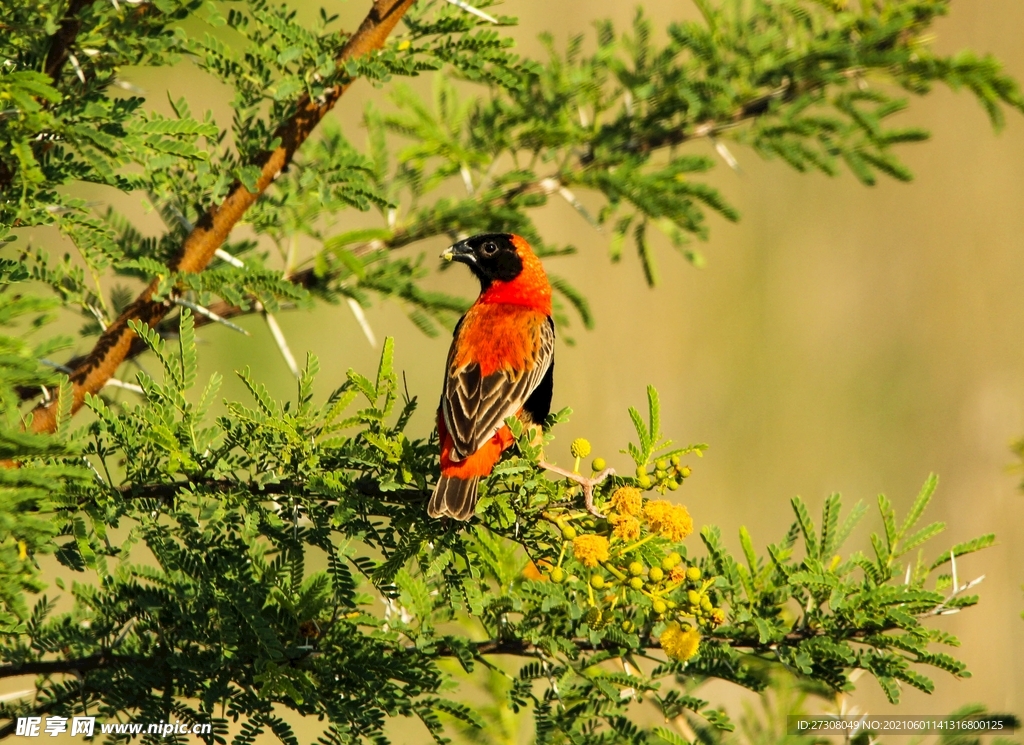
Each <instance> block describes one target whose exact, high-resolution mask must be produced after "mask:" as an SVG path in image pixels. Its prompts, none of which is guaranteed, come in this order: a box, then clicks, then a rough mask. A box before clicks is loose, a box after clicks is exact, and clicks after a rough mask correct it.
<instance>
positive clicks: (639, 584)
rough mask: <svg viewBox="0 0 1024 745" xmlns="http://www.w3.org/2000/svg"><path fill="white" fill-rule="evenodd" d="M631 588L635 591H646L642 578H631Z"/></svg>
mask: <svg viewBox="0 0 1024 745" xmlns="http://www.w3.org/2000/svg"><path fill="white" fill-rule="evenodd" d="M629 586H630V587H632V588H633V589H634V590H642V589H644V580H643V578H642V577H630V580H629Z"/></svg>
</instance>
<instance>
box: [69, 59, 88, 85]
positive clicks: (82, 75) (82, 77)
mask: <svg viewBox="0 0 1024 745" xmlns="http://www.w3.org/2000/svg"><path fill="white" fill-rule="evenodd" d="M68 59H69V60H71V65H72V66H73V67H74V68H75V73H76V74H77V75H78V79H79V80H81V81H82V84H83V85H84V84H85V73H84V72H82V66H81V65H80V64H78V57H76V56H75V55H73V54H69V55H68Z"/></svg>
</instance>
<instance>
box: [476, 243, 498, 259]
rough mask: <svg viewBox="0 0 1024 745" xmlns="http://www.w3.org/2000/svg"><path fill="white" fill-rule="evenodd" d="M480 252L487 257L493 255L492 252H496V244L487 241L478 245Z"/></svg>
mask: <svg viewBox="0 0 1024 745" xmlns="http://www.w3.org/2000/svg"><path fill="white" fill-rule="evenodd" d="M480 253H482V254H483V255H484V256H488V257H490V256H494V254H496V253H498V244H497V243H495V242H494V241H487V243H485V244H484V245H482V246H481V247H480Z"/></svg>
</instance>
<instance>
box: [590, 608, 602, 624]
mask: <svg viewBox="0 0 1024 745" xmlns="http://www.w3.org/2000/svg"><path fill="white" fill-rule="evenodd" d="M600 623H601V609H600V608H598V607H597V606H596V605H592V606H591V607H590V610H588V611H587V625H588V626H590V627H591V628H594V627H595V626H597V625H599V624H600Z"/></svg>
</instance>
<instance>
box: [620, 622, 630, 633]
mask: <svg viewBox="0 0 1024 745" xmlns="http://www.w3.org/2000/svg"><path fill="white" fill-rule="evenodd" d="M619 628H621V629H622V630H623V631H625V632H626V633H627V634H628V633H629V632H630V631H632V630H633V622H632V621H623V622H622V623H621V624H620V626H619Z"/></svg>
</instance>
